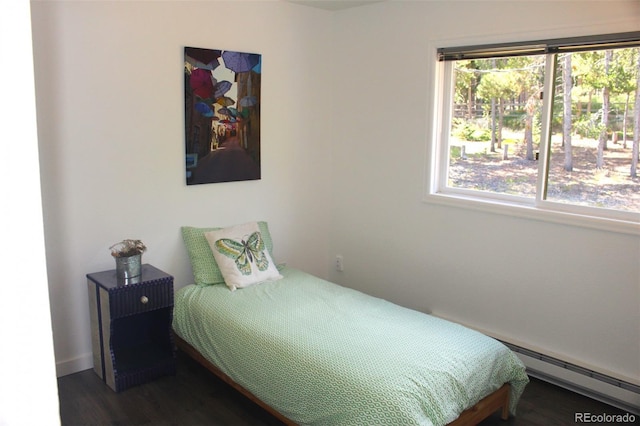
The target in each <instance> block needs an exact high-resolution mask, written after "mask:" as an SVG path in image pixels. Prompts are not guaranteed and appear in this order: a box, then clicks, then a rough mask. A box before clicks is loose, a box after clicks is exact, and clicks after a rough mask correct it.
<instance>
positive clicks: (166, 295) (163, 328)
mask: <svg viewBox="0 0 640 426" xmlns="http://www.w3.org/2000/svg"><path fill="white" fill-rule="evenodd" d="M87 283H88V285H89V305H90V311H91V312H90V313H91V339H92V343H93V369H94V370H95V372H96V373H97V374H98V376H100V378H102V380H103V381H104V382H105V383H106V384H107V385H109V387H110V388H111V389H113V390H114V391H116V392H120V391H122V390H124V389H127V388H130V387H131V386H135V385H139V384H142V383H146V382H149V381H151V380H153V379H155V378H157V377H161V376H165V375H169V374H175V373H176V355H175V346H174V343H173V335H172V333H171V322H172V321H173V277H172V276H171V275H168V274H166V273H165V272H163V271H161V270H159V269H157V268H155V267H153V266H151V265H148V264H144V265H142V274H141V278H140V282H138V283H136V284H129V285H124V284H123V283H122V282H118V279H117V278H116V270H115V269H113V270H110V271H103V272H96V273H93V274H87Z"/></svg>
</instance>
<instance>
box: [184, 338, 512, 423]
mask: <svg viewBox="0 0 640 426" xmlns="http://www.w3.org/2000/svg"><path fill="white" fill-rule="evenodd" d="M173 337H174V339H175V340H174V341H175V343H176V345H177V346H178V349H180V350H181V351H183V352H184V353H186V354H187V355H189V356H190V357H191V358H193V359H194V360H195V361H196V362H197V363H199V364H201V365H202V366H204V367H205V368H206V369H207V370H209V371H211V372H212V373H213V374H215V375H216V376H218V377H219V378H221V379H222V380H223V381H225V382H226V383H227V384H229V385H231V387H233V388H234V389H236V390H237V391H239V392H240V393H241V394H243V395H244V396H246V397H247V398H249V399H250V400H251V401H253V402H254V403H256V404H257V405H259V406H260V407H262V408H263V409H264V410H266V411H267V412H268V413H269V414H271V415H272V416H274V417H275V418H277V419H278V420H280V421H281V422H283V423H284V424H286V425H296V424H297V423H295V422H293V421H291V420H289V419H288V418H286V417H285V416H283V415H282V414H280V413H279V412H278V411H276V410H274V409H273V408H271V407H270V406H269V405H267V404H265V403H264V402H262V401H261V400H260V399H259V398H257V397H256V396H255V395H253V394H252V393H251V392H249V391H248V390H247V389H245V388H243V387H242V386H240V385H239V384H237V383H236V382H234V381H233V379H232V378H231V377H229V376H227V375H226V374H225V373H223V372H222V371H221V370H220V369H219V368H218V367H216V366H215V365H213V364H212V363H211V362H210V361H209V360H207V359H206V358H205V357H204V356H202V354H200V352H198V351H197V350H196V349H195V348H194V347H193V346H191V345H190V344H189V343H187V342H186V341H185V340H183V339H182V338H180V336H178V335H177V334H175V333H173ZM498 409H500V410H501V416H500V417H501V418H502V420H507V419H508V418H509V384H508V383H505V384H504V385H503V386H502V387H501V388H500V389H498V390H497V391H495V392H493V393H491V394H489V395H487V396H486V397H484V398H483V399H481V400H480V401H479V402H478V403H477V404H476V405H474V406H473V407H471V408H468V409H466V410H465V411H463V412H462V413H461V414H460V417H458V418H457V419H456V420H454V421H453V422H451V423H449V425H452V426H474V425H476V424H478V423H479V422H481V421H482V420H484V419H486V418H487V417H489V416H491V415H492V414H493V413H495V412H496V411H497V410H498Z"/></svg>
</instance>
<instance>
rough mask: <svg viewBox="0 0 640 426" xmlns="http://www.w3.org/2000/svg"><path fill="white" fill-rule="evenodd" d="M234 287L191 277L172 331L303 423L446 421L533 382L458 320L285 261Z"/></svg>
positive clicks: (502, 350)
mask: <svg viewBox="0 0 640 426" xmlns="http://www.w3.org/2000/svg"><path fill="white" fill-rule="evenodd" d="M281 274H282V275H283V278H282V279H280V280H278V281H273V282H267V283H263V284H259V285H254V286H251V287H248V288H243V289H240V290H237V291H233V292H232V291H230V290H229V289H228V288H227V287H226V286H224V285H213V286H198V285H188V286H186V287H183V288H181V289H180V290H178V291H177V292H176V295H175V312H174V324H173V326H174V330H175V332H176V333H177V334H178V336H180V337H181V338H182V339H183V340H185V341H186V342H188V343H189V344H191V345H192V346H193V347H194V348H195V349H197V350H198V351H199V352H200V353H201V354H202V355H203V356H204V357H205V358H206V359H208V360H209V361H210V362H211V363H213V364H214V365H215V366H217V367H218V368H219V369H220V370H221V371H222V372H224V373H225V374H227V375H228V376H230V377H231V378H232V379H233V380H234V381H235V382H236V383H238V384H239V385H241V386H242V387H244V388H245V389H247V390H248V391H250V392H251V393H253V395H255V396H256V397H257V398H259V399H260V400H261V401H263V402H264V403H266V404H267V405H269V406H270V407H272V408H273V409H275V410H276V411H278V412H280V413H281V414H282V415H284V416H285V417H287V418H288V419H290V420H292V421H294V422H296V423H298V424H309V425H363V424H389V425H391V424H392V425H413V424H416V425H418V424H419V425H444V424H447V423H449V422H451V421H453V420H455V419H456V418H457V417H458V416H459V415H460V413H461V412H462V411H464V410H465V409H466V408H468V407H470V406H472V405H474V404H475V403H477V402H478V401H479V400H480V399H482V398H483V397H485V396H486V395H488V394H489V393H491V392H493V391H495V390H497V389H498V388H500V387H501V386H502V385H503V384H504V383H507V382H508V383H510V384H511V388H510V392H511V394H510V407H509V409H510V412H511V413H512V414H515V408H516V405H517V403H518V400H519V398H520V396H521V394H522V392H523V390H524V387H525V385H526V384H527V383H528V377H527V375H526V373H525V368H524V365H523V364H522V362H521V361H520V360H519V359H518V357H517V356H516V355H515V354H514V353H513V352H511V351H510V350H509V349H508V348H507V347H505V346H504V345H503V344H501V343H500V342H498V341H496V340H494V339H492V338H490V337H487V336H485V335H483V334H481V333H478V332H476V331H473V330H470V329H468V328H465V327H463V326H460V325H458V324H455V323H451V322H448V321H445V320H442V319H439V318H435V317H433V316H430V315H426V314H424V313H420V312H417V311H414V310H410V309H407V308H404V307H401V306H398V305H396V304H393V303H391V302H388V301H385V300H383V299H380V298H376V297H372V296H368V295H366V294H364V293H361V292H358V291H356V290H353V289H348V288H345V287H342V286H339V285H337V284H333V283H330V282H328V281H325V280H322V279H319V278H317V277H315V276H312V275H310V274H307V273H305V272H302V271H299V270H296V269H292V268H283V269H282V270H281Z"/></svg>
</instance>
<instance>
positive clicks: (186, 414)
mask: <svg viewBox="0 0 640 426" xmlns="http://www.w3.org/2000/svg"><path fill="white" fill-rule="evenodd" d="M58 392H59V397H60V417H61V421H62V425H64V426H91V425H96V426H106V425H113V426H130V425H154V426H156V425H180V426H199V425H207V426H208V425H212V426H216V425H233V426H244V425H247V426H249V425H251V426H254V425H255V426H262V425H264V426H276V425H282V423H281V422H279V421H278V420H277V419H275V418H274V417H273V416H271V415H270V414H269V413H267V412H266V411H264V410H263V409H261V408H260V407H258V406H257V405H255V404H254V403H252V402H251V401H249V400H248V399H247V398H245V397H244V396H243V395H241V394H240V393H239V392H237V391H236V390H234V389H233V388H231V387H230V386H229V385H227V384H226V383H224V382H223V381H222V380H220V379H218V378H217V377H215V376H214V375H213V374H211V373H210V372H209V371H207V370H206V369H205V368H203V367H201V366H200V365H198V364H197V363H195V362H193V361H192V360H191V359H189V358H188V357H187V356H186V355H184V354H183V353H181V352H178V373H177V374H176V375H175V376H168V377H163V378H160V379H158V380H155V381H153V382H151V383H147V384H144V385H140V386H136V387H133V388H130V389H127V390H125V391H123V392H120V393H115V392H114V391H112V390H111V389H110V388H109V387H108V386H106V385H105V384H104V383H103V382H102V381H101V380H100V378H99V377H98V376H97V375H96V374H95V373H94V372H93V370H86V371H82V372H79V373H76V374H71V375H68V376H64V377H61V378H59V379H58ZM576 412H590V413H594V414H596V413H597V414H601V413H606V414H624V412H623V411H620V410H618V409H616V408H614V407H611V406H608V405H606V404H602V403H600V402H598V401H594V400H592V399H589V398H586V397H584V396H581V395H578V394H575V393H573V392H570V391H567V390H565V389H562V388H559V387H557V386H554V385H551V384H549V383H545V382H542V381H540V380H536V379H532V380H531V383H530V384H529V385H528V386H527V388H526V389H525V392H524V394H523V396H522V399H521V400H520V404H519V405H518V415H517V416H516V417H510V418H509V420H507V421H503V420H501V419H500V413H499V412H496V414H495V415H493V416H492V417H490V418H488V419H486V420H485V421H483V422H482V423H480V425H481V426H533V425H544V426H554V425H574V424H575V422H574V418H575V413H576ZM636 418H638V416H636Z"/></svg>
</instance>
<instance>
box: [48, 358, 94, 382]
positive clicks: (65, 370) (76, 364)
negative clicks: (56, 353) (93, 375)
mask: <svg viewBox="0 0 640 426" xmlns="http://www.w3.org/2000/svg"><path fill="white" fill-rule="evenodd" d="M91 368H93V355H92V354H91V353H88V354H84V355H81V356H79V357H76V358H72V359H68V360H64V361H58V362H56V376H57V377H62V376H68V375H69V374H73V373H78V372H80V371H84V370H89V369H91Z"/></svg>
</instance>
